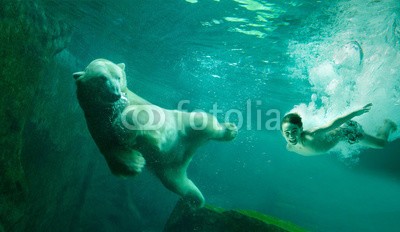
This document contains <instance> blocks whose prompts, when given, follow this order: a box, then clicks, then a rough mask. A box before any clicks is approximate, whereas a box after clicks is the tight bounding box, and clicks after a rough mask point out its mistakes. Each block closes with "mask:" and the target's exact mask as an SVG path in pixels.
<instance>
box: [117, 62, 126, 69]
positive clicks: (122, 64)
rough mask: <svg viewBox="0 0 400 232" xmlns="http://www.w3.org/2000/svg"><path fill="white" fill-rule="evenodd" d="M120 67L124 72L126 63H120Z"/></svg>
mask: <svg viewBox="0 0 400 232" xmlns="http://www.w3.org/2000/svg"><path fill="white" fill-rule="evenodd" d="M117 65H118V67H120V68H121V69H122V70H125V64H124V63H119V64H117Z"/></svg>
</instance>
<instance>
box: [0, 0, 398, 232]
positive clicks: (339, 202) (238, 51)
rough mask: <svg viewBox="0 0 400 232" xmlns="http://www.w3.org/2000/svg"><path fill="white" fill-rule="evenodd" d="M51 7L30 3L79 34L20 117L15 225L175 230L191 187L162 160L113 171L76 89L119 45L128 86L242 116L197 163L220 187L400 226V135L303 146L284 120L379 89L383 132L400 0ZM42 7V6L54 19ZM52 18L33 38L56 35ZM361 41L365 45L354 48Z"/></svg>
mask: <svg viewBox="0 0 400 232" xmlns="http://www.w3.org/2000/svg"><path fill="white" fill-rule="evenodd" d="M3 2H4V3H6V2H7V1H3ZM37 7H38V9H40V10H37V9H35V8H32V7H30V8H29V9H32V12H43V14H45V15H46V18H49V19H55V21H57V22H58V21H60V22H62V23H63V24H62V25H64V26H65V27H66V28H68V30H66V29H65V30H64V29H62V28H63V26H61V29H60V28H58V29H54V31H52V30H49V32H47V31H46V33H44V34H52V35H54V34H56V35H60V34H61V35H64V34H63V33H65V35H68V36H67V37H69V40H68V42H67V43H66V46H65V49H64V47H62V49H60V50H57V53H56V55H55V56H54V57H52V58H48V59H49V61H47V60H46V59H44V60H46V62H48V63H45V62H43V64H46V67H43V68H41V69H43V70H44V71H43V73H40V74H38V75H37V76H38V77H39V78H40V79H39V80H38V82H37V86H38V87H37V88H35V89H34V90H32V91H31V92H32V93H31V96H32V97H31V98H30V99H32V100H31V101H30V102H29V104H27V105H29V106H30V107H32V109H31V110H30V111H29V113H26V115H28V116H27V117H26V118H27V119H26V121H27V122H26V124H24V129H23V130H21V131H23V136H22V141H23V142H22V145H23V146H22V147H23V149H22V151H21V163H22V167H23V170H24V175H25V176H26V186H27V187H26V188H27V190H26V196H25V197H24V199H25V201H26V202H27V203H26V205H27V206H26V210H24V214H23V216H21V219H20V220H19V221H17V222H16V223H15V224H13V225H12V226H11V227H10V228H13V229H12V230H15V231H24V230H25V231H28V230H26V229H27V228H29V231H162V229H163V226H164V224H165V222H166V220H167V219H168V217H169V215H170V213H171V211H172V210H173V208H174V206H175V204H176V201H177V200H178V196H177V195H175V194H174V193H172V192H170V191H168V190H167V189H166V188H165V187H164V186H162V184H161V183H160V182H159V180H158V179H156V178H155V177H154V176H153V175H152V174H151V173H150V172H149V171H145V172H144V173H142V174H141V175H140V176H137V177H135V178H129V179H120V178H117V177H114V176H112V175H111V173H110V172H109V170H108V168H107V165H106V163H105V161H104V159H103V157H102V156H101V154H100V153H99V151H98V149H97V148H96V146H95V144H94V143H93V140H92V139H91V137H90V135H89V133H88V131H87V129H86V124H85V121H84V117H83V113H82V111H81V109H80V108H79V106H78V102H77V100H76V96H75V84H74V81H73V78H72V73H73V72H76V71H80V70H82V69H84V67H86V65H87V64H88V63H89V62H90V61H92V60H93V59H96V58H106V59H109V60H111V61H113V62H116V63H120V62H124V63H125V64H126V74H127V79H128V87H129V88H130V89H131V90H132V91H134V92H135V93H137V94H138V95H140V96H142V97H143V98H145V99H147V100H149V101H151V102H152V103H154V104H157V105H159V106H161V107H164V108H170V109H172V108H177V107H178V105H179V103H180V102H182V101H183V100H184V101H186V102H187V103H186V104H185V105H184V108H183V110H190V111H192V110H203V111H210V110H211V109H213V106H215V105H217V106H218V109H219V110H221V113H219V114H218V115H217V116H218V119H219V120H221V121H223V120H225V119H229V120H231V121H233V122H235V123H237V124H240V123H241V127H240V130H239V134H238V137H237V138H236V139H235V140H234V141H232V142H230V143H216V142H210V143H208V144H206V145H205V146H203V147H201V148H200V149H199V150H198V151H197V155H196V156H195V157H194V159H193V161H192V162H191V165H190V167H189V169H188V176H189V177H190V178H191V179H192V180H193V182H194V183H196V185H197V186H198V187H199V189H200V190H201V191H202V193H203V195H204V197H205V198H206V202H207V203H209V204H212V205H215V206H217V207H222V208H226V209H241V210H252V211H258V212H260V213H264V214H268V215H272V216H273V217H276V218H281V219H284V220H287V221H290V222H292V223H294V224H296V225H298V226H300V227H302V228H305V229H306V230H309V231H322V232H325V231H332V232H336V231H397V229H398V227H399V226H400V222H399V219H400V201H399V200H398V195H399V192H400V185H399V183H400V172H399V170H400V154H399V149H400V142H399V141H398V140H397V141H393V142H392V143H390V144H388V146H387V147H386V148H385V149H383V150H370V149H362V148H360V147H359V146H351V147H349V146H347V145H344V144H343V145H340V146H338V147H337V148H336V149H335V150H334V151H333V152H332V153H329V154H327V155H324V156H318V157H302V156H299V155H296V154H294V153H289V152H288V151H287V150H286V149H285V145H286V144H285V141H284V139H283V137H282V136H281V134H280V132H279V130H278V127H277V124H276V123H275V122H277V121H276V120H278V121H279V119H280V118H281V117H282V116H283V115H284V114H285V113H287V112H289V111H291V110H293V109H295V110H296V111H298V112H300V113H301V114H303V116H305V118H307V119H308V120H306V122H305V127H313V126H316V125H320V124H323V123H326V122H327V121H329V120H330V119H332V118H333V117H335V116H338V115H340V114H342V113H344V112H347V111H348V110H351V109H354V108H355V107H359V106H362V105H364V104H366V103H369V102H372V103H373V104H374V106H373V108H372V110H371V112H369V113H368V115H365V116H362V117H360V118H359V119H357V121H359V122H360V123H361V124H362V125H363V127H364V129H365V130H366V131H368V132H370V133H375V131H376V129H377V128H378V127H379V125H381V123H382V121H383V120H384V119H385V118H390V119H392V120H393V121H395V122H396V123H397V124H400V114H399V112H400V101H399V99H400V91H399V90H400V76H399V74H398V73H399V69H400V57H399V56H400V50H399V49H400V29H399V25H400V19H399V17H400V3H399V2H398V1H397V0H382V1H363V0H349V1H344V0H343V1H336V0H335V1H312V0H294V1H289V2H282V1H277V0H275V1H261V0H229V1H225V0H219V1H217V0H198V1H184V0H176V1H172V0H168V1H162V0H148V1H144V0H138V1H128V0H123V1H38V3H37ZM28 12H29V10H28ZM37 14H39V13H36V14H35V13H31V14H30V13H28V15H29V16H27V18H28V19H29V20H31V21H32V22H34V23H33V24H35V23H38V22H39V21H40V20H44V19H43V18H41V17H42V16H37ZM3 22H5V21H3ZM13 22H14V21H13ZM15 23H18V21H15ZM16 28H18V27H16ZM57 30H59V31H61V32H59V33H57ZM40 31H42V32H43V31H45V30H44V29H43V28H39V29H38V30H36V31H35V30H33V32H34V33H32V34H31V36H27V38H36V39H37V40H38V41H42V40H44V41H45V40H51V39H52V38H54V37H56V36H53V37H51V36H50V37H49V38H47V37H46V36H44V35H42V34H40ZM36 35H37V36H36ZM351 41H357V43H359V45H360V47H361V49H362V52H363V57H362V59H360V58H359V57H357V55H355V54H354V50H352V49H347V50H346V49H345V50H343V48H345V46H346V44H348V43H349V42H351ZM1 46H2V45H1ZM5 46H6V45H5ZM13 46H15V45H13ZM33 47H34V46H33ZM27 50H29V51H32V48H27ZM33 50H34V51H36V50H35V49H33ZM37 50H39V49H37ZM61 50H62V51H61ZM2 51H9V50H4V49H3V50H2ZM59 51H61V52H59ZM21 54H22V55H25V56H28V53H23V52H21ZM4 56H5V57H10V56H11V55H9V52H4ZM14 56H15V55H14ZM41 56H44V55H41ZM33 57H34V56H33ZM346 57H347V59H344V58H346ZM358 59H360V60H358ZM9 60H11V59H9ZM342 60H344V61H342ZM11 61H12V60H11ZM11 61H10V62H11ZM14 62H16V61H14ZM40 64H42V63H40ZM10 70H11V68H10ZM10 72H11V71H10ZM28 73H29V72H28ZM35 73H37V72H35ZM24 75H26V74H24ZM8 83H9V82H7V83H6V82H4V83H3V84H8ZM21 83H30V81H29V80H27V81H26V82H21ZM5 86H6V85H2V88H5ZM13 91H14V90H13ZM15 91H18V90H15ZM11 93H15V92H11ZM18 96H19V95H18ZM2 97H3V96H2ZM3 98H4V99H8V98H6V97H3ZM3 102H5V100H4V101H2V103H3ZM17 108H18V107H17ZM27 112H28V111H27ZM275 119H276V120H275ZM274 120H275V121H274ZM274 123H275V124H274ZM7 125H8V124H7ZM399 136H400V133H399V132H396V133H394V134H392V135H391V137H390V140H391V141H392V140H396V139H397V138H399ZM15 218H19V217H17V216H16V217H15ZM7 220H8V219H7ZM3 221H6V219H1V221H0V222H1V223H4V222H3ZM22 223H23V224H24V228H23V229H20V227H19V226H18V225H21V224H22ZM25 225H26V226H25ZM6 228H7V227H6ZM12 230H11V231H12ZM0 231H1V227H0Z"/></svg>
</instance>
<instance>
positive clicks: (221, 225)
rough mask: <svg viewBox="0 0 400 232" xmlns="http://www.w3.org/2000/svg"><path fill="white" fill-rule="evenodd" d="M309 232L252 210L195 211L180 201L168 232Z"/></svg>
mask: <svg viewBox="0 0 400 232" xmlns="http://www.w3.org/2000/svg"><path fill="white" fill-rule="evenodd" d="M176 231H185V232H190V231H196V232H223V231H229V232H235V231H237V232H242V231H260V232H261V231H274V232H280V231H298V232H300V231H306V230H304V229H302V228H300V227H298V226H296V225H294V224H293V223H290V222H287V221H283V220H280V219H277V218H274V217H271V216H268V215H264V214H261V213H258V212H256V211H250V210H225V209H222V208H217V207H214V206H211V205H208V204H206V206H205V207H203V208H200V209H197V210H193V209H191V208H190V207H188V206H187V204H185V203H184V202H183V201H182V200H180V201H179V202H178V203H177V204H176V206H175V208H174V210H173V211H172V213H171V215H170V217H169V219H168V221H167V223H166V225H165V227H164V232H176Z"/></svg>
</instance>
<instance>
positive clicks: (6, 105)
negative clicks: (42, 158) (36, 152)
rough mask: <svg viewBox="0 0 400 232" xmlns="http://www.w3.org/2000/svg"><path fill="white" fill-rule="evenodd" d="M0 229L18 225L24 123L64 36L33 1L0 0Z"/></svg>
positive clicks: (23, 186) (23, 185) (62, 27)
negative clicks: (46, 70) (47, 68)
mask: <svg viewBox="0 0 400 232" xmlns="http://www.w3.org/2000/svg"><path fill="white" fill-rule="evenodd" d="M0 31H1V33H0V56H1V59H0V67H1V69H0V121H1V125H2V126H1V127H0V147H1V150H0V173H1V179H0V231H1V230H5V231H9V230H13V231H14V230H18V228H22V227H23V225H21V223H20V222H21V220H22V218H23V215H24V213H25V211H26V206H27V205H26V203H27V194H28V191H29V190H28V187H27V182H26V176H25V173H24V169H23V167H22V159H21V152H22V147H23V145H24V129H25V126H26V123H27V121H28V119H29V117H30V116H31V115H32V112H33V109H34V107H35V103H36V101H35V95H36V91H37V87H38V85H39V83H40V81H41V80H42V79H43V78H46V75H45V73H44V70H45V68H46V67H47V66H48V64H49V63H50V62H51V60H52V59H53V57H54V55H56V54H57V53H59V52H60V51H62V50H63V49H64V48H65V46H66V45H67V43H68V41H69V35H68V33H69V32H68V28H67V26H66V24H64V23H62V22H59V21H57V20H54V19H50V18H47V16H46V14H45V12H44V10H43V9H41V8H40V7H39V5H38V3H37V2H36V1H24V0H0Z"/></svg>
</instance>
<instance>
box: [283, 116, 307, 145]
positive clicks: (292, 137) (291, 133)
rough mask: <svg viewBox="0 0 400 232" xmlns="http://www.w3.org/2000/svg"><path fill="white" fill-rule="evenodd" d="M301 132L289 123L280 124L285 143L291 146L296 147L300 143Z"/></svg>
mask: <svg viewBox="0 0 400 232" xmlns="http://www.w3.org/2000/svg"><path fill="white" fill-rule="evenodd" d="M302 131H303V129H302V128H300V127H299V126H297V125H296V124H292V123H290V122H285V123H283V124H282V135H283V137H284V138H285V139H286V142H288V143H289V144H291V145H296V144H297V143H298V142H299V141H300V135H301V133H302Z"/></svg>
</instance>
